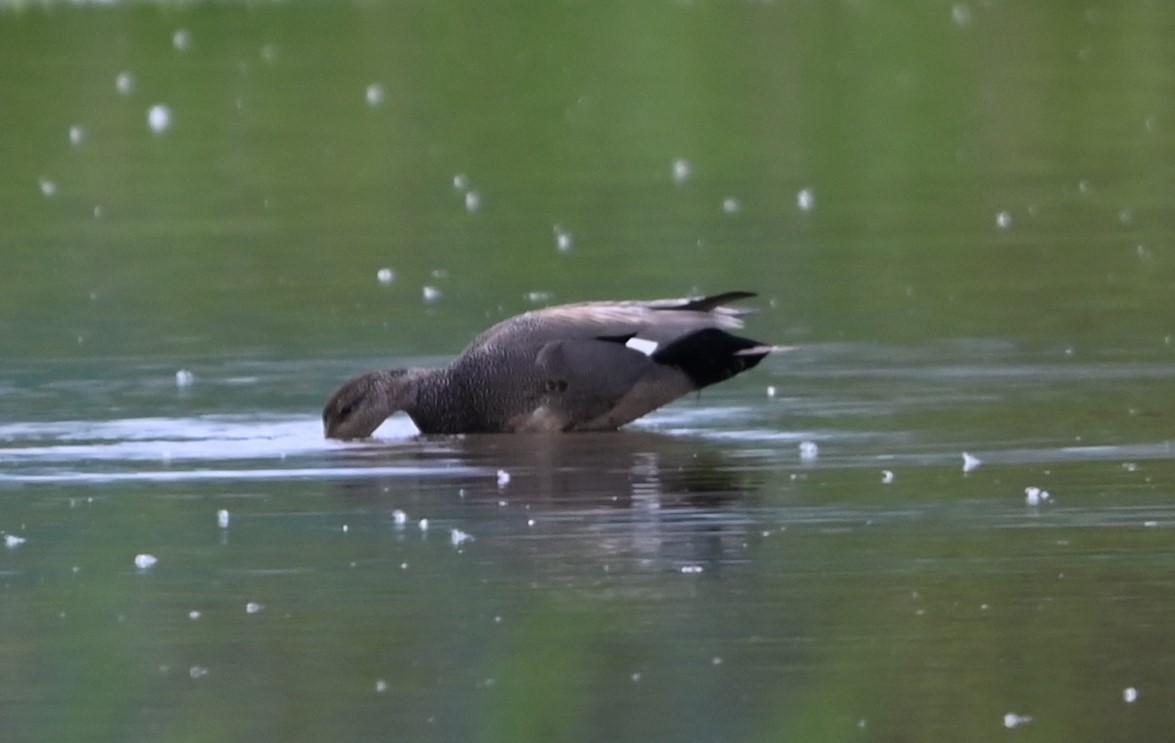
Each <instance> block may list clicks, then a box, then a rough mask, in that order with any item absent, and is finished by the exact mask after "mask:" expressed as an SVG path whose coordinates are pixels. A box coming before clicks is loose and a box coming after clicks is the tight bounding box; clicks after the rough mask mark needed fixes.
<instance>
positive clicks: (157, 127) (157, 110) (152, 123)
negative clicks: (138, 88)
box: [147, 103, 171, 134]
mask: <svg viewBox="0 0 1175 743" xmlns="http://www.w3.org/2000/svg"><path fill="white" fill-rule="evenodd" d="M147 126H149V127H151V131H153V132H155V133H156V134H162V133H164V132H165V131H167V130H168V129H170V128H171V109H170V108H168V107H167V106H165V105H164V104H162V103H157V104H155V105H154V106H152V107H151V108H149V109H147Z"/></svg>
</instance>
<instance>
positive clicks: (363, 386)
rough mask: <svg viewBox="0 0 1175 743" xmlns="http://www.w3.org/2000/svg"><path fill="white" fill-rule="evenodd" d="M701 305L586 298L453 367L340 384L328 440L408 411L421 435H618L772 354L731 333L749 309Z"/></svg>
mask: <svg viewBox="0 0 1175 743" xmlns="http://www.w3.org/2000/svg"><path fill="white" fill-rule="evenodd" d="M752 296H754V295H753V294H751V293H749V292H727V293H725V294H717V295H713V296H710V297H703V298H700V299H665V300H654V301H648V302H645V301H627V302H583V303H579V304H568V305H560V306H556V307H547V308H545V309H539V310H533V311H531V312H526V313H523V314H521V315H517V316H515V317H511V318H509V319H507V320H503V321H502V322H500V323H498V324H497V325H494V326H493V327H491V328H490V329H489V330H486V331H485V332H484V333H482V334H481V335H479V336H478V337H477V338H475V339H474V340H473V342H472V343H470V344H469V346H468V347H467V348H466V349H465V350H464V351H462V352H461V354H460V355H459V356H457V358H455V359H454V360H453V361H452V363H450V364H448V365H447V366H444V367H440V368H434V369H421V368H416V369H386V370H380V371H375V372H369V373H367V374H361V375H359V376H357V377H354V378H352V379H350V380H348V381H347V382H345V383H343V385H342V386H341V387H339V389H338V390H337V391H336V392H335V393H334V394H333V395H332V396H331V398H330V400H328V401H327V404H326V406H325V408H324V409H323V413H322V420H323V430H324V433H325V435H326V436H327V437H328V438H340V439H352V438H364V437H367V436H370V435H371V433H372V432H373V431H374V430H375V429H376V428H378V427H379V425H380V424H381V423H383V421H384V420H385V419H387V417H388V416H390V415H392V414H393V413H395V412H397V411H399V410H403V411H404V412H406V413H407V414H408V416H409V417H410V418H412V421H413V423H415V424H416V427H417V428H419V429H420V431H421V433H425V434H459V433H516V432H528V431H549V432H556V431H607V430H615V429H616V428H619V427H620V426H623V425H624V424H626V423H629V422H630V421H633V420H635V419H637V418H639V417H641V416H642V415H645V414H646V413H649V412H651V411H653V410H655V409H657V408H659V407H661V406H663V405H665V404H667V403H669V402H672V401H673V400H676V399H677V398H679V397H681V396H682V395H685V394H688V393H690V392H693V391H695V390H700V389H702V388H703V387H707V386H709V385H711V384H715V383H717V382H721V381H723V380H725V379H729V378H730V377H733V376H734V375H736V374H738V373H740V372H742V371H744V370H746V369H749V368H751V367H754V366H755V365H756V364H758V363H759V362H760V361H762V360H763V358H764V357H765V356H767V355H768V354H769V353H771V352H772V351H775V350H778V348H777V347H775V346H770V345H766V344H762V343H759V342H758V341H753V340H750V339H748V338H742V337H739V336H737V335H734V334H732V333H730V332H728V331H729V330H733V329H737V328H740V327H742V324H743V323H742V316H743V315H745V314H746V311H745V310H739V309H735V308H731V307H729V306H727V305H728V303H730V302H733V301H736V300H739V299H745V298H748V297H752Z"/></svg>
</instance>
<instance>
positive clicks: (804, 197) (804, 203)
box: [796, 188, 816, 212]
mask: <svg viewBox="0 0 1175 743" xmlns="http://www.w3.org/2000/svg"><path fill="white" fill-rule="evenodd" d="M796 206H798V207H799V208H800V209H801V210H802V211H805V212H810V211H812V209H814V208H815V207H816V194H815V192H814V191H812V189H810V188H802V189H800V192H799V193H797V194H796Z"/></svg>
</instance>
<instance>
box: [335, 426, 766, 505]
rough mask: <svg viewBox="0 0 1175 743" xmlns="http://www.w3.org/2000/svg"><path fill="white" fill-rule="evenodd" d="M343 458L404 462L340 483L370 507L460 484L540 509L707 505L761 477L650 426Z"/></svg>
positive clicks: (396, 445) (395, 445)
mask: <svg viewBox="0 0 1175 743" xmlns="http://www.w3.org/2000/svg"><path fill="white" fill-rule="evenodd" d="M339 456H340V457H342V458H344V459H346V460H347V464H348V466H362V465H364V464H368V465H371V466H373V467H375V466H379V467H383V468H386V467H388V466H389V465H390V466H393V467H395V466H397V465H404V467H403V470H402V471H403V473H404V474H402V475H395V476H390V477H382V478H357V479H350V480H346V481H344V482H343V483H341V485H340V488H341V489H342V493H343V495H344V497H346V498H347V499H349V500H367V499H370V500H372V501H373V505H374V503H376V502H378V501H380V500H384V497H385V496H386V495H388V494H391V493H396V494H398V497H397V498H396V499H395V500H402V499H403V496H404V495H405V494H407V493H414V494H417V495H420V496H423V497H435V494H436V491H437V490H438V489H445V490H452V489H453V488H454V487H455V488H457V490H458V492H459V494H460V495H461V497H462V498H463V499H465V500H466V501H467V502H469V503H474V504H478V503H491V504H494V505H498V504H500V503H501V502H502V501H503V500H506V501H508V502H509V503H511V504H514V505H525V506H528V507H530V508H539V509H542V510H547V509H552V510H580V509H588V508H598V507H607V508H633V509H641V510H656V509H660V508H665V507H693V508H707V507H717V506H722V505H723V504H727V503H731V502H736V501H743V500H745V499H747V498H749V497H751V496H752V494H753V493H754V492H756V491H757V489H758V487H759V486H760V484H761V483H760V482H759V480H760V479H761V478H759V477H758V474H759V473H757V472H756V471H755V470H753V469H750V468H745V467H740V466H739V463H738V460H737V458H736V457H735V455H734V454H733V453H731V452H728V451H725V450H723V449H720V448H717V447H716V446H715V445H714V443H713V442H706V441H700V440H696V439H690V438H683V437H679V436H666V435H662V434H657V433H651V432H633V431H627V432H624V433H620V434H617V433H599V434H596V433H580V434H571V435H560V436H551V435H544V434H533V435H532V434H516V435H510V436H502V435H478V436H460V437H419V438H416V439H411V440H406V441H399V442H389V443H386V444H379V445H374V446H364V447H356V448H347V449H344V450H342V451H341V452H340V454H339Z"/></svg>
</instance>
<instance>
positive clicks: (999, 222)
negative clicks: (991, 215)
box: [995, 212, 1012, 230]
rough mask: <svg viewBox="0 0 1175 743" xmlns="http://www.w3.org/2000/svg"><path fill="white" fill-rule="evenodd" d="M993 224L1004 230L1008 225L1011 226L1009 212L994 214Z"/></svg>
mask: <svg viewBox="0 0 1175 743" xmlns="http://www.w3.org/2000/svg"><path fill="white" fill-rule="evenodd" d="M995 226H996V227H999V228H1000V229H1001V230H1006V229H1008V228H1009V227H1011V226H1012V214H1011V212H1000V213H999V214H997V215H995Z"/></svg>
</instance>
